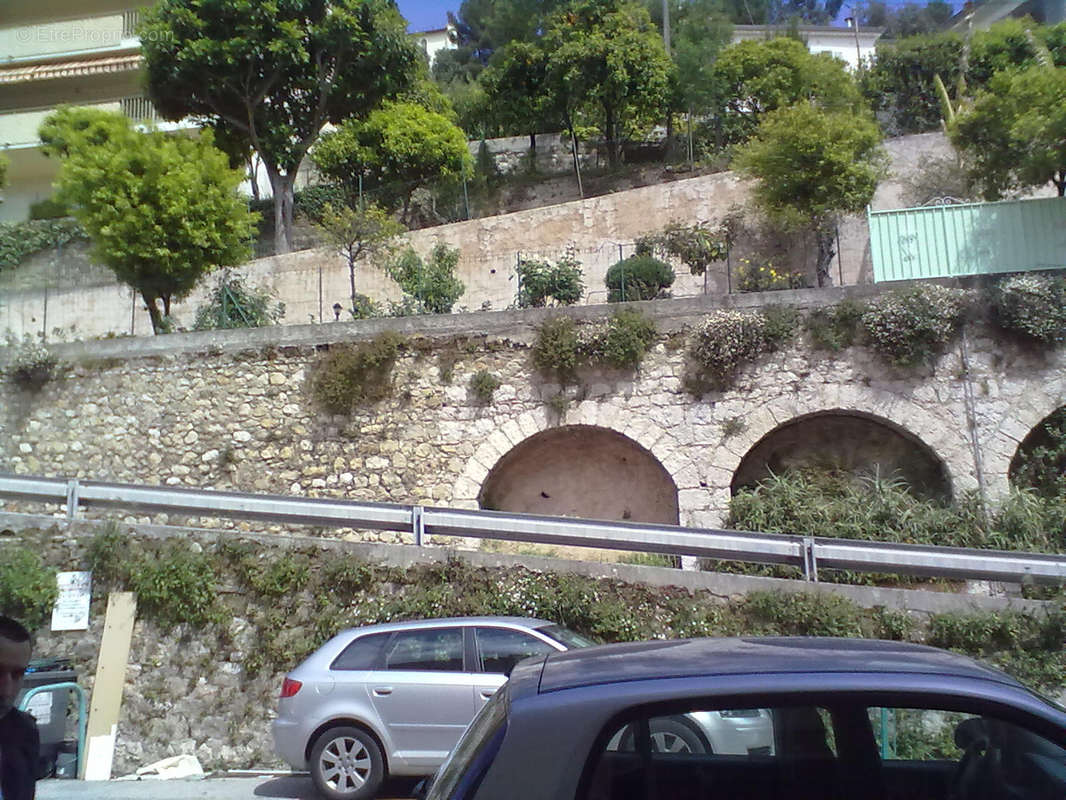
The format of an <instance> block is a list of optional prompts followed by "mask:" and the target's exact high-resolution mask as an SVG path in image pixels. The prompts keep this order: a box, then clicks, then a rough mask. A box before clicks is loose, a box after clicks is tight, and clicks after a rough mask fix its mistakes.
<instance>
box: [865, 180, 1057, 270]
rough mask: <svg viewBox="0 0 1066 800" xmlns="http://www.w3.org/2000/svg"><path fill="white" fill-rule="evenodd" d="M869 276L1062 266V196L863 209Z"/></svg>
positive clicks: (1055, 267)
mask: <svg viewBox="0 0 1066 800" xmlns="http://www.w3.org/2000/svg"><path fill="white" fill-rule="evenodd" d="M867 217H868V219H869V223H870V254H871V257H872V258H873V266H874V281H875V282H877V283H881V282H883V281H901V280H913V279H917V278H948V277H954V276H956V275H987V274H992V273H997V272H1024V271H1027V270H1034V269H1061V268H1063V267H1066V198H1063V197H1044V198H1040V199H1037V200H1006V201H1003V202H999V203H965V204H962V205H953V206H930V207H926V208H902V209H896V210H893V211H870V212H868V214H867Z"/></svg>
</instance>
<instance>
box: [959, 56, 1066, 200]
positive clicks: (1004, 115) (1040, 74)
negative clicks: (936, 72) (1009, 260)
mask: <svg viewBox="0 0 1066 800" xmlns="http://www.w3.org/2000/svg"><path fill="white" fill-rule="evenodd" d="M1064 130H1066V68H1063V67H1031V68H1029V69H1026V70H1023V71H1020V72H1016V71H1007V72H1000V73H998V74H996V75H994V76H993V77H992V80H991V81H990V82H989V85H988V89H987V90H984V91H981V92H979V93H978V95H977V99H976V100H975V101H974V104H973V107H972V108H971V109H969V110H964V111H963V112H962V113H960V114H959V115H958V116H957V117H956V118H955V122H954V124H953V125H951V126H950V128H949V133H950V135H951V141H952V144H954V145H955V147H956V148H958V149H959V151H960V152H961V154H962V156H963V161H964V163H965V164H966V166H967V169H968V171H969V173H970V176H971V178H972V180H973V181H974V183H975V184H976V185H977V186H978V187H980V189H981V193H982V194H983V196H984V198H985V199H986V200H998V199H1000V198H1002V197H1003V196H1004V195H1007V194H1010V193H1012V192H1016V191H1019V190H1021V189H1024V188H1027V187H1031V186H1040V185H1042V184H1046V183H1048V182H1050V183H1052V184H1054V185H1055V188H1056V189H1057V191H1058V194H1059V197H1062V196H1063V195H1064V194H1066V139H1063V135H1062V132H1063V131H1064Z"/></svg>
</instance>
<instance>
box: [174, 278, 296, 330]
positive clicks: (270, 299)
mask: <svg viewBox="0 0 1066 800" xmlns="http://www.w3.org/2000/svg"><path fill="white" fill-rule="evenodd" d="M284 316H285V304H284V303H282V302H279V301H277V300H276V298H275V296H274V294H273V292H270V291H267V290H264V289H257V288H255V287H254V286H248V285H247V284H245V282H244V278H242V277H241V276H240V275H239V274H238V273H236V272H232V271H230V270H228V269H227V270H223V272H222V274H221V275H220V276H219V277H218V280H217V281H216V282H215V286H214V288H213V289H212V290H211V294H210V295H209V296H208V300H207V302H206V303H205V304H204V305H202V306H200V307H199V308H198V309H196V322H194V323H193V330H197V331H206V330H226V329H230V328H262V327H264V326H267V325H277V324H278V323H279V322H281V318H282V317H284Z"/></svg>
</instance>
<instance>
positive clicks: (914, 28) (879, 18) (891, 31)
mask: <svg viewBox="0 0 1066 800" xmlns="http://www.w3.org/2000/svg"><path fill="white" fill-rule="evenodd" d="M954 13H955V10H954V8H952V5H951V3H947V2H944V0H929V2H928V3H926V4H925V5H922V4H920V3H904V4H903V5H902V6H899V7H898V8H893V7H891V6H889V5H888V4H887V3H885V2H884V0H869V2H865V3H862V4H861V5H860V6H859V8H858V13H857V16H858V19H859V25H860V26H861V27H863V28H884V30H885V32H884V33H883V34H882V38H885V39H902V38H905V37H908V36H918V35H921V34H931V33H936V32H937V31H940V30H943V28H944V23H946V22H947V21H948V20H949V19H951V17H952V16H953V15H954Z"/></svg>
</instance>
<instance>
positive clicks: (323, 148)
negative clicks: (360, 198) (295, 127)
mask: <svg viewBox="0 0 1066 800" xmlns="http://www.w3.org/2000/svg"><path fill="white" fill-rule="evenodd" d="M311 160H312V161H314V163H315V166H316V167H318V169H319V170H320V171H321V172H322V173H323V174H324V175H326V176H328V177H329V178H331V179H333V180H336V181H339V182H341V183H343V184H345V185H347V186H348V187H349V189H350V190H351V191H352V193H353V195H354V193H355V192H356V191H357V184H358V181H359V177H360V176H363V186H364V188H365V189H368V190H375V189H376V190H379V191H378V199H379V201H380V202H381V203H382V204H383V205H386V206H388V207H394V206H400V208H401V209H402V210H401V216H400V218H401V220H402V221H404V222H406V221H407V212H408V208H409V207H410V203H411V194H412V193H413V192H414V190H415V189H417V188H418V186H419V185H420V184H422V183H424V182H426V181H429V180H433V179H442V178H443V179H448V178H455V179H459V178H462V177H463V176H464V175H467V174H469V172H470V169H471V166H472V164H473V158H472V157H471V155H470V151H469V150H468V149H467V146H466V137H465V136H464V135H463V132H462V130H461V129H460V128H459V127H458V126H456V125H455V124H454V123H452V121H451V120H449V119H448V118H447V117H446V116H444V115H443V114H438V113H437V112H435V111H428V110H426V109H425V108H423V107H422V106H420V105H418V104H416V103H386V104H385V106H384V107H382V108H379V109H378V110H376V111H374V112H372V113H371V114H370V115H369V116H368V117H367V118H366V119H365V120H358V119H351V120H348V121H346V122H344V123H343V124H342V125H341V126H340V127H339V128H337V130H336V131H334V132H332V133H326V134H324V135H323V136H322V138H321V140H320V141H319V143H318V145H317V146H316V147H315V149H314V150H312V151H311Z"/></svg>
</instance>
